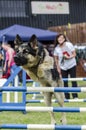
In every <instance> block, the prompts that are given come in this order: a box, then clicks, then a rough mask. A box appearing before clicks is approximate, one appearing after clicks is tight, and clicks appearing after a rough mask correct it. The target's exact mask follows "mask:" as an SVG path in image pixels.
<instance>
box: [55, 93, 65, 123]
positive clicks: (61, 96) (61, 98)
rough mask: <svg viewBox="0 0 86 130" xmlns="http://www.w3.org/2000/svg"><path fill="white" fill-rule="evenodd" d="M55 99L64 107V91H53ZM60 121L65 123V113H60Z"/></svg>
mask: <svg viewBox="0 0 86 130" xmlns="http://www.w3.org/2000/svg"><path fill="white" fill-rule="evenodd" d="M54 95H55V97H56V99H57V100H58V104H59V105H60V107H64V93H54ZM61 115H62V116H61V120H60V121H61V122H62V124H63V125H65V124H67V120H66V113H65V112H62V113H61Z"/></svg>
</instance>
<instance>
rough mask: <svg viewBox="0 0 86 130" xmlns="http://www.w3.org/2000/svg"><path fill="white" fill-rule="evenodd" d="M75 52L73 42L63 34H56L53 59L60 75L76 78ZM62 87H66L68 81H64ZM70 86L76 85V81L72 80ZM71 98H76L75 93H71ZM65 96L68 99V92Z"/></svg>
mask: <svg viewBox="0 0 86 130" xmlns="http://www.w3.org/2000/svg"><path fill="white" fill-rule="evenodd" d="M75 57H76V52H75V48H74V46H73V44H72V43H71V42H69V41H67V39H66V37H65V35H64V34H59V35H57V36H56V42H55V49H54V59H55V65H56V68H57V70H58V72H59V75H60V77H62V78H68V76H69V75H70V77H71V78H76V59H75ZM64 87H68V81H65V82H64ZM72 87H77V82H76V81H72ZM72 97H73V98H78V95H77V93H72ZM65 98H66V99H70V94H69V93H65Z"/></svg>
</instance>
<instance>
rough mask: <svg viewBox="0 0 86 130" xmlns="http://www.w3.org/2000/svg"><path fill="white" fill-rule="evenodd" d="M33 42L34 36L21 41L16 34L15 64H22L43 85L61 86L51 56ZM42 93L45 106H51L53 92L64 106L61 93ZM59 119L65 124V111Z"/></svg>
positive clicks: (52, 118) (52, 116) (32, 77)
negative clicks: (24, 41) (26, 40)
mask: <svg viewBox="0 0 86 130" xmlns="http://www.w3.org/2000/svg"><path fill="white" fill-rule="evenodd" d="M35 40H36V41H35V42H37V39H36V37H35ZM35 42H34V36H32V37H31V40H30V42H29V43H23V42H22V40H21V38H20V37H19V36H18V35H17V36H16V39H15V43H16V45H17V48H16V50H17V51H16V56H15V57H14V60H15V62H16V64H17V65H18V66H22V68H23V69H24V70H25V71H26V72H27V74H28V75H29V76H30V77H31V79H33V80H34V81H36V82H39V83H40V84H41V85H42V86H44V87H62V86H63V83H62V80H61V79H60V78H59V76H58V73H57V72H56V70H55V69H54V59H53V57H51V56H49V53H48V51H47V50H46V49H44V48H43V47H41V48H42V49H41V51H40V46H39V45H38V44H35ZM21 43H22V44H21ZM20 44H21V45H20ZM34 44H35V46H34ZM18 45H19V47H18ZM39 52H40V53H39ZM43 94H44V100H45V103H46V105H47V106H51V99H52V94H54V96H55V97H56V99H57V100H58V104H59V105H60V106H61V107H63V106H64V94H63V93H61V92H60V93H57V92H55V93H52V92H44V93H43ZM50 116H51V123H52V124H55V123H56V121H55V118H54V113H53V112H50ZM61 121H62V124H66V116H65V113H62V117H61Z"/></svg>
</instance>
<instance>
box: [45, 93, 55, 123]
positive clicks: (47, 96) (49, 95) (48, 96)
mask: <svg viewBox="0 0 86 130" xmlns="http://www.w3.org/2000/svg"><path fill="white" fill-rule="evenodd" d="M43 94H44V101H45V104H46V105H47V106H51V99H52V93H49V92H44V93H43ZM49 114H50V117H51V124H56V121H55V117H54V112H49Z"/></svg>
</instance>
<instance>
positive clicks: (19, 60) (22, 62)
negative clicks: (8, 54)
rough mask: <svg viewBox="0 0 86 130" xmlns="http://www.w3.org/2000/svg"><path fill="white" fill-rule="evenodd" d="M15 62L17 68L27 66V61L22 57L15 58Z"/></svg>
mask: <svg viewBox="0 0 86 130" xmlns="http://www.w3.org/2000/svg"><path fill="white" fill-rule="evenodd" d="M14 61H15V63H16V65H17V66H22V65H25V64H27V59H26V58H25V57H21V56H19V55H15V56H14Z"/></svg>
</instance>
